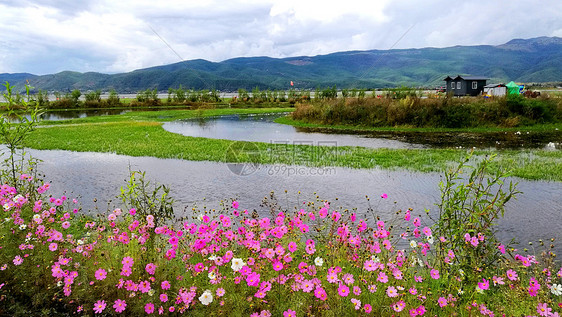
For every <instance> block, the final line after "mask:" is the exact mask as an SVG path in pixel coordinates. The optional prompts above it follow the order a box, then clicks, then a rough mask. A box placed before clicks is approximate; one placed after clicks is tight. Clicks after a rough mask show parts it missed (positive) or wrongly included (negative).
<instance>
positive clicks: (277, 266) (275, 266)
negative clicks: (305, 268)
mask: <svg viewBox="0 0 562 317" xmlns="http://www.w3.org/2000/svg"><path fill="white" fill-rule="evenodd" d="M282 269H283V263H281V262H280V261H278V260H275V261H273V270H274V271H276V272H279V271H281V270H282Z"/></svg>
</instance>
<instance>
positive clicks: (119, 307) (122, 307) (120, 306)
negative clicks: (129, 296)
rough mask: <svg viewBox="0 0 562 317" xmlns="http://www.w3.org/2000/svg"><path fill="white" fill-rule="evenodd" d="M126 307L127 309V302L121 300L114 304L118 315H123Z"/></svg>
mask: <svg viewBox="0 0 562 317" xmlns="http://www.w3.org/2000/svg"><path fill="white" fill-rule="evenodd" d="M126 307H127V303H125V301H124V300H121V299H118V300H116V301H115V303H114V304H113V308H114V309H115V312H117V313H122V312H123V311H124V310H125V308H126Z"/></svg>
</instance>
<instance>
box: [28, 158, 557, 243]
mask: <svg viewBox="0 0 562 317" xmlns="http://www.w3.org/2000/svg"><path fill="white" fill-rule="evenodd" d="M28 152H29V154H31V155H32V156H34V157H37V158H39V159H41V160H43V162H42V163H41V165H40V168H39V169H40V171H42V172H43V173H44V174H45V175H46V176H45V179H47V180H50V181H52V187H51V188H52V193H53V194H56V195H62V194H63V193H64V194H66V195H67V196H68V197H71V198H74V197H76V196H79V201H80V202H81V204H82V206H83V209H84V210H92V211H93V212H103V211H106V210H107V209H108V208H113V207H114V206H119V204H117V205H116V200H115V196H116V195H117V194H119V188H120V187H121V186H124V185H125V184H126V183H125V181H126V180H128V170H129V169H131V170H141V171H145V172H146V177H147V178H148V179H149V180H151V181H153V182H158V183H163V184H166V185H169V186H170V187H171V195H172V196H173V197H174V198H175V199H176V203H175V206H176V207H175V209H176V213H177V214H179V215H182V214H185V211H184V210H187V211H191V207H193V206H198V207H199V208H203V207H207V208H219V207H220V202H221V200H226V199H229V198H234V199H237V200H238V201H239V202H240V208H246V209H249V210H254V209H255V210H257V211H258V212H259V213H261V214H267V215H268V214H269V213H268V212H267V211H266V209H265V208H264V207H261V206H260V202H261V201H262V199H263V198H264V197H268V196H269V195H270V193H271V192H272V191H274V192H275V197H277V199H278V202H279V204H280V206H282V207H284V208H292V207H295V206H302V204H303V202H305V201H315V200H316V197H317V196H318V197H319V198H320V199H324V200H328V201H330V202H331V203H332V207H333V208H338V207H343V208H348V209H352V208H357V212H358V214H359V215H362V216H366V215H365V213H366V211H367V209H368V208H369V206H370V207H372V208H374V209H375V210H376V211H377V214H378V215H380V216H381V217H382V218H383V219H386V220H388V219H390V218H391V217H392V216H393V215H394V213H395V211H396V210H398V209H407V208H409V207H412V208H414V214H417V213H424V209H425V208H429V209H430V210H431V212H432V213H433V214H434V213H435V211H436V207H435V206H434V204H435V203H437V202H438V201H439V198H440V193H439V189H438V184H439V181H440V180H441V177H442V176H441V175H440V174H437V173H414V172H406V171H388V170H378V169H371V170H355V169H349V168H340V167H338V168H308V167H302V166H269V165H263V166H259V167H258V168H257V170H255V171H254V172H253V173H249V174H247V175H246V176H240V175H241V174H239V173H233V172H232V166H229V164H226V163H216V162H193V161H184V160H176V159H158V158H152V157H130V156H123V155H115V154H106V153H79V152H69V151H37V150H28ZM516 181H518V182H519V186H518V189H519V190H521V191H522V192H523V194H521V195H519V196H518V197H517V199H516V200H513V201H510V202H509V205H508V208H507V211H506V215H505V218H504V219H502V220H501V221H500V223H499V230H500V233H499V237H500V238H501V239H502V240H503V241H508V240H509V239H510V238H512V237H517V238H518V239H519V241H521V242H524V243H526V242H527V241H529V240H533V241H536V240H537V239H539V238H540V239H550V238H552V237H558V238H560V237H561V234H560V233H561V232H562V221H560V214H561V211H562V199H561V198H560V197H561V196H560V194H561V193H562V183H555V182H544V181H525V180H516ZM70 189H73V190H74V192H65V190H70ZM285 191H286V193H285ZM299 191H300V194H299V193H298V192H299ZM382 193H387V194H388V197H389V198H388V199H386V200H384V199H381V198H380V195H381V194H382ZM366 195H368V196H369V197H371V201H370V202H368V201H367V200H366V198H365V196H366ZM94 200H96V202H94ZM111 200H113V201H111ZM109 201H111V202H110V203H109V204H108V202H109ZM395 202H396V203H395ZM96 210H97V211H96ZM559 247H560V246H559ZM557 250H562V249H561V248H557Z"/></svg>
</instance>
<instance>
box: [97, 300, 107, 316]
mask: <svg viewBox="0 0 562 317" xmlns="http://www.w3.org/2000/svg"><path fill="white" fill-rule="evenodd" d="M106 305H107V304H106V303H105V301H104V300H98V301H97V302H96V303H95V304H94V313H96V314H101V312H102V311H103V310H104V309H105V306H106Z"/></svg>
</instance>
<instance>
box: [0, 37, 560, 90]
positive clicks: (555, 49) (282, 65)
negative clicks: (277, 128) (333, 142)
mask: <svg viewBox="0 0 562 317" xmlns="http://www.w3.org/2000/svg"><path fill="white" fill-rule="evenodd" d="M457 74H462V75H473V76H486V77H488V78H490V80H489V81H488V83H492V82H508V81H511V80H513V81H516V82H527V83H529V82H535V83H537V82H556V81H562V38H560V37H538V38H532V39H514V40H511V41H509V42H507V43H505V44H502V45H478V46H453V47H446V48H432V47H428V48H420V49H392V50H368V51H348V52H338V53H333V54H327V55H318V56H313V57H308V56H301V57H289V58H270V57H243V58H233V59H229V60H225V61H222V62H210V61H206V60H202V59H196V60H189V61H183V62H179V63H174V64H169V65H163V66H156V67H150V68H144V69H139V70H135V71H132V72H128V73H119V74H103V73H97V72H87V73H79V72H72V71H63V72H60V73H56V74H51V75H41V76H39V75H33V74H28V73H15V74H7V73H3V74H0V82H2V83H3V82H6V81H8V82H10V84H12V85H16V86H19V87H23V85H24V84H25V82H26V81H28V82H29V84H30V85H31V86H33V87H35V90H37V89H42V90H45V91H61V92H66V91H70V90H73V89H79V90H81V91H88V90H96V89H100V90H102V91H109V90H110V89H115V90H116V91H118V92H120V93H136V92H138V91H140V90H145V89H154V88H157V89H158V90H159V91H166V90H168V88H170V87H171V88H177V87H179V86H180V85H182V86H183V87H184V88H193V89H217V90H221V91H235V90H237V89H239V88H245V89H248V90H250V89H252V88H254V87H259V88H260V89H262V90H263V89H284V90H286V89H289V88H291V86H290V85H289V83H290V82H291V81H292V82H293V83H294V86H293V87H292V88H296V89H314V88H317V87H320V88H325V87H332V86H333V85H336V86H337V87H338V88H383V87H395V86H400V85H406V86H416V87H433V86H441V85H443V78H445V77H446V76H447V75H457Z"/></svg>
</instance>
